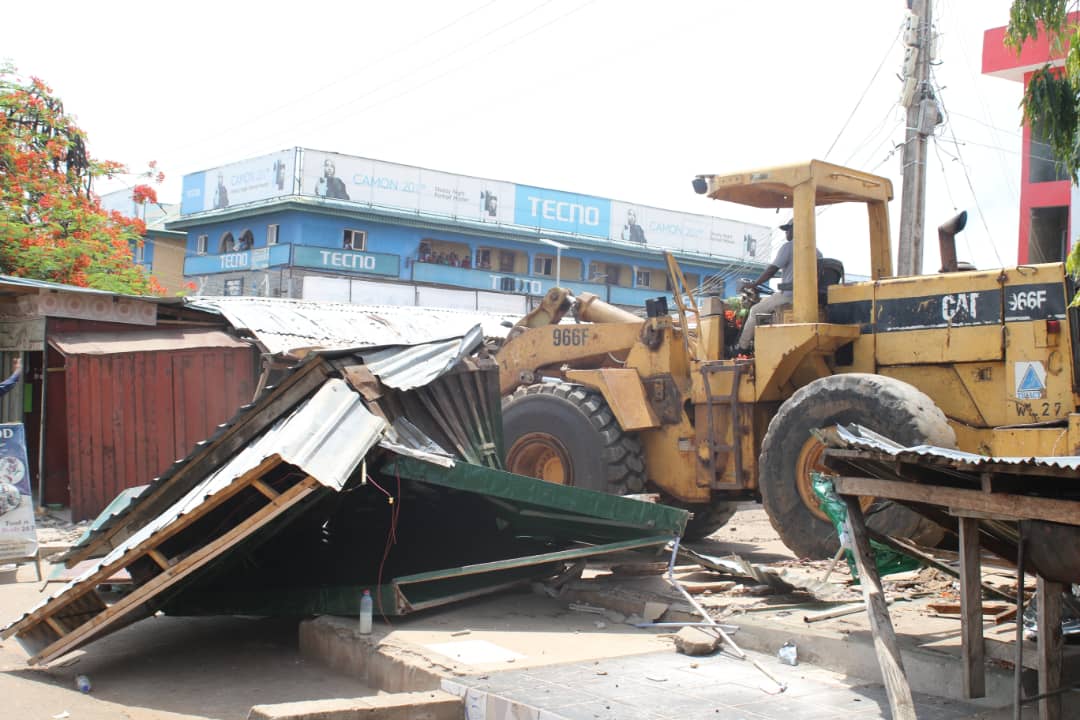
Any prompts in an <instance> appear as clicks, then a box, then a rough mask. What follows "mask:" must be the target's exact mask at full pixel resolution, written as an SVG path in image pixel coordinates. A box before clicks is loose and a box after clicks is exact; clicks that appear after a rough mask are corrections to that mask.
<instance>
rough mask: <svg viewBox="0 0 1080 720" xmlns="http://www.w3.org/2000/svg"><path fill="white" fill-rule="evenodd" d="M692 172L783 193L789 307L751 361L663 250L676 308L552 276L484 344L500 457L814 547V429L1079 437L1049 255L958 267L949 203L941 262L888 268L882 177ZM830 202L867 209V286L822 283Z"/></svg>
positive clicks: (1031, 447) (879, 517) (839, 172)
mask: <svg viewBox="0 0 1080 720" xmlns="http://www.w3.org/2000/svg"><path fill="white" fill-rule="evenodd" d="M694 187H695V190H697V191H698V192H700V193H702V194H706V195H708V196H709V197H712V198H715V199H718V200H726V201H731V202H736V203H742V204H745V205H750V206H754V207H760V208H790V209H791V211H792V214H793V217H794V240H793V241H792V242H793V243H794V246H793V251H794V283H793V285H794V289H793V294H794V297H793V302H792V307H791V308H790V310H785V311H784V312H782V313H778V314H777V316H776V317H775V318H774V319H773V322H771V323H769V324H761V325H759V326H758V328H757V331H756V339H755V352H754V356H753V357H752V358H750V359H736V358H728V357H725V351H724V349H725V347H727V345H728V344H729V342H730V339H731V332H732V327H731V323H732V320H731V319H730V317H725V313H724V305H723V301H722V300H721V299H719V298H695V297H694V294H693V293H692V292H691V291H690V289H689V288H687V287H686V284H685V281H684V280H683V277H682V274H681V272H680V271H679V269H678V266H677V265H676V264H675V262H674V260H673V259H672V258H671V257H670V256H669V257H668V266H669V272H670V274H671V276H672V282H673V287H674V293H673V295H674V299H675V303H676V305H677V310H678V312H677V316H676V317H673V316H672V315H671V314H669V313H668V310H667V308H666V301H664V299H663V298H660V299H658V300H657V301H653V302H650V303H648V305H647V313H646V314H647V317H645V318H641V317H638V316H636V315H634V314H633V313H629V312H626V311H624V310H621V309H619V308H616V307H613V306H610V305H607V304H605V303H603V302H601V301H600V300H599V299H597V298H596V297H595V296H591V295H588V294H584V293H583V294H581V296H579V297H576V298H575V297H573V296H572V295H571V294H570V292H569V291H567V290H564V289H560V288H555V289H553V290H551V291H550V292H549V293H548V294H547V295H546V296H545V298H544V300H543V303H542V305H541V306H540V307H538V308H537V309H535V310H533V311H532V312H531V313H529V315H527V316H526V317H524V318H523V319H522V320H521V321H520V322H518V323H517V325H516V326H515V327H514V328H513V329H512V330H511V332H510V334H509V336H508V338H507V340H506V341H505V342H504V344H503V345H502V347H501V348H500V349H499V351H498V353H497V358H496V359H497V362H498V365H499V371H500V381H501V387H502V392H503V395H504V401H503V416H504V418H503V424H504V440H505V443H506V447H507V467H508V469H510V470H511V471H513V472H516V473H520V474H524V475H531V476H533V477H538V478H541V479H544V480H548V481H551V482H558V483H566V484H571V485H577V486H580V487H587V488H591V489H595V490H602V491H606V492H613V493H637V492H646V491H647V492H658V493H660V495H661V497H662V498H663V500H664V501H665V502H669V503H672V504H676V505H680V506H682V507H686V508H688V509H691V510H693V511H694V519H693V520H692V521H691V527H690V529H689V530H688V533H689V534H694V535H699V536H700V535H704V534H707V533H708V532H711V531H712V530H715V529H716V528H718V527H720V526H721V525H722V524H723V523H724V522H725V521H726V520H727V519H728V518H729V517H730V515H731V514H732V512H733V508H734V503H735V502H737V501H739V500H746V499H760V500H761V501H762V502H763V504H764V506H765V510H766V511H767V513H768V515H769V518H770V520H771V521H772V524H773V525H774V526H775V527H776V529H777V531H778V532H779V534H780V536H781V538H782V539H783V540H784V542H785V543H786V544H787V545H788V546H789V547H790V548H791V549H792V550H793V551H794V552H795V553H796V554H798V555H799V556H803V557H817V558H821V557H827V556H830V555H832V554H833V552H834V551H835V550H836V548H837V542H838V541H837V538H836V533H835V532H834V531H833V528H832V526H831V524H830V523H829V521H828V519H827V518H826V516H825V514H824V513H823V512H822V511H821V509H820V508H819V507H818V506H817V503H816V501H815V498H814V495H813V492H812V489H811V483H810V473H811V472H812V471H814V470H816V469H822V467H823V466H822V457H823V449H824V448H823V445H821V444H820V443H819V442H818V441H817V440H816V439H815V438H814V436H813V435H812V434H811V431H812V430H814V429H817V428H825V427H829V426H832V425H835V424H837V423H844V424H847V423H859V424H861V425H863V426H865V427H868V428H870V429H871V430H875V431H877V432H879V433H881V434H883V435H885V436H887V437H890V438H892V439H893V440H896V441H897V442H900V443H903V444H905V445H909V446H910V445H917V444H921V443H928V444H933V445H938V446H944V447H956V448H959V449H961V450H966V451H970V452H975V453H981V454H993V455H1026V456H1032V455H1066V454H1076V453H1078V452H1080V413H1078V412H1077V408H1078V400H1080V396H1078V392H1077V391H1078V388H1080V378H1078V375H1077V371H1078V368H1080V363H1078V362H1077V361H1076V348H1077V345H1078V343H1077V335H1076V333H1077V329H1078V326H1080V324H1078V322H1077V314H1076V313H1077V311H1076V310H1075V309H1071V308H1070V307H1069V300H1070V298H1072V296H1073V294H1074V289H1073V283H1072V281H1071V280H1070V278H1069V277H1068V276H1067V275H1066V272H1065V268H1064V265H1063V264H1061V263H1051V264H1043V265H1022V266H1017V267H1012V268H1006V269H994V270H984V271H957V266H958V263H957V262H956V259H955V258H956V255H955V244H954V240H953V234H954V233H955V232H956V231H957V230H959V229H961V228H962V224H963V222H962V219H960V218H959V217H958V218H957V219H954V221H953V222H952V223H950V224H949V225H945V226H942V228H941V229H940V234H941V244H942V262H943V268H942V271H941V272H939V273H937V274H934V275H921V276H911V277H894V276H893V266H892V249H891V245H890V239H889V217H888V202H889V201H890V200H891V199H892V186H891V183H890V182H889V181H888V180H887V179H885V178H881V177H877V176H874V175H870V174H867V173H863V172H859V171H855V170H850V169H847V168H843V167H839V166H836V165H831V164H828V163H824V162H819V161H812V162H809V163H804V164H799V165H791V166H784V167H774V168H767V169H761V170H755V171H750V172H742V173H735V174H730V175H703V176H699V177H697V178H696V179H695V180H694ZM835 203H859V204H862V205H864V206H865V208H866V213H867V215H866V218H867V223H866V234H865V238H864V239H863V240H862V241H858V240H857V239H856V238H852V239H851V240H850V241H849V242H848V243H847V245H846V247H847V248H850V251H851V252H852V253H856V252H865V251H866V250H868V251H869V263H870V275H871V279H870V280H869V281H867V282H855V283H843V282H837V281H838V280H840V279H841V278H842V270H841V268H842V266H841V265H840V263H838V262H837V261H828V260H825V261H821V260H819V259H818V258H817V255H816V252H815V249H816V241H815V211H816V209H817V208H819V207H821V206H825V205H831V204H835ZM853 256H854V255H853ZM751 312H753V310H751ZM729 315H730V314H729ZM564 317H566V318H569V317H573V318H575V319H576V321H577V322H576V323H570V322H560V321H562V320H563V318H564ZM725 335H727V338H728V339H727V340H725ZM863 502H864V504H865V506H866V507H867V508H869V507H870V506H871V505H872V504H874V503H875V502H877V501H875V500H874V499H873V498H864V500H863ZM874 510H877V512H869V513H868V517H869V524H870V525H871V527H874V528H875V529H877V530H879V531H881V532H884V533H887V534H890V535H894V536H901V537H910V538H913V539H915V540H917V541H921V542H924V543H932V542H936V541H937V540H939V539H940V538H941V534H942V529H941V528H940V527H938V526H937V525H935V524H933V523H931V522H929V521H927V520H925V519H924V518H922V517H921V516H919V515H917V514H915V513H913V512H912V511H910V510H908V509H907V508H904V507H902V506H899V505H887V504H882V503H878V507H875V508H874Z"/></svg>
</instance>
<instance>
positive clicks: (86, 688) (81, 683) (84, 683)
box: [75, 675, 90, 693]
mask: <svg viewBox="0 0 1080 720" xmlns="http://www.w3.org/2000/svg"><path fill="white" fill-rule="evenodd" d="M75 687H77V688H79V692H84V693H88V692H90V678H88V677H86V676H85V675H79V676H78V677H76V678H75Z"/></svg>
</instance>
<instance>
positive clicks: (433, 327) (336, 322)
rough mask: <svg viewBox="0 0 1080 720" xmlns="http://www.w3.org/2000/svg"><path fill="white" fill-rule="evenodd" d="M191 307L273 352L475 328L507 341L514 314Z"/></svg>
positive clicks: (251, 303)
mask: <svg viewBox="0 0 1080 720" xmlns="http://www.w3.org/2000/svg"><path fill="white" fill-rule="evenodd" d="M187 304H188V305H189V306H190V307H192V308H195V309H197V310H203V311H207V312H217V313H220V314H222V315H224V316H225V317H226V318H227V319H228V320H229V322H230V323H232V325H233V326H234V327H236V328H237V329H240V330H247V331H249V332H251V333H252V335H254V336H255V338H256V339H257V340H258V341H259V343H260V344H262V345H263V347H265V348H266V350H267V351H268V352H270V353H274V354H277V353H285V352H288V351H290V350H296V349H302V348H360V347H377V346H388V345H415V344H417V343H427V342H431V341H433V340H443V339H447V338H454V337H462V336H463V335H465V334H467V333H468V332H469V331H470V330H472V328H473V327H474V326H476V325H480V326H481V327H482V328H483V333H484V335H485V336H487V337H505V335H506V333H507V332H508V331H509V328H507V327H505V326H503V325H502V323H503V322H504V321H510V322H511V323H513V322H516V321H517V320H519V319H520V318H519V317H518V316H515V315H501V314H495V313H482V312H466V311H460V310H448V309H443V308H418V307H396V306H373V305H349V304H344V303H327V302H311V301H306V300H288V299H280V298H249V297H243V298H234V297H196V298H188V299H187Z"/></svg>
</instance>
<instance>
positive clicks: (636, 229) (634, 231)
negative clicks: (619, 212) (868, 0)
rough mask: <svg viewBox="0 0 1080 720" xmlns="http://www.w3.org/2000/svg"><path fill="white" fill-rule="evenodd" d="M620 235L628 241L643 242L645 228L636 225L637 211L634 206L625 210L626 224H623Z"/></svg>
mask: <svg viewBox="0 0 1080 720" xmlns="http://www.w3.org/2000/svg"><path fill="white" fill-rule="evenodd" d="M620 237H621V238H622V239H623V240H629V241H630V242H635V243H641V244H642V245H644V244H645V230H644V228H642V227H641V226H640V225H638V221H637V212H636V211H635V210H634V208H629V209H628V210H627V211H626V224H625V225H623V229H622V234H621V236H620Z"/></svg>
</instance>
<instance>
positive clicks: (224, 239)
mask: <svg viewBox="0 0 1080 720" xmlns="http://www.w3.org/2000/svg"><path fill="white" fill-rule="evenodd" d="M235 251H236V239H235V238H233V234H232V233H231V232H227V233H225V234H224V235H222V236H221V240H219V241H218V254H219V255H223V254H225V253H231V252H235Z"/></svg>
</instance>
